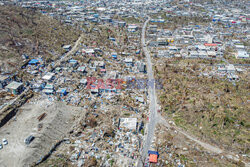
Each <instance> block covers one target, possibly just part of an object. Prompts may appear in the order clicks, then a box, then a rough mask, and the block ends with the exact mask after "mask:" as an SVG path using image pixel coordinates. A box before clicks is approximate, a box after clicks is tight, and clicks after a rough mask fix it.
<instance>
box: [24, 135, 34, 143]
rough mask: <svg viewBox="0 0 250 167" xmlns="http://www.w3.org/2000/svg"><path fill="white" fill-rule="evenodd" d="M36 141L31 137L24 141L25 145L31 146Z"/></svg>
mask: <svg viewBox="0 0 250 167" xmlns="http://www.w3.org/2000/svg"><path fill="white" fill-rule="evenodd" d="M34 139H35V137H34V136H32V135H30V136H29V137H27V138H26V139H25V140H24V143H25V144H26V145H29V144H30V143H31V142H32V141H33V140H34Z"/></svg>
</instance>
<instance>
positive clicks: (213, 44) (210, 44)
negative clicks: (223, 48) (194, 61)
mask: <svg viewBox="0 0 250 167" xmlns="http://www.w3.org/2000/svg"><path fill="white" fill-rule="evenodd" d="M204 45H205V46H217V44H216V43H205V44H204Z"/></svg>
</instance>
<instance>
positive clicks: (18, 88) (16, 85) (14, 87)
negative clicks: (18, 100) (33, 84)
mask: <svg viewBox="0 0 250 167" xmlns="http://www.w3.org/2000/svg"><path fill="white" fill-rule="evenodd" d="M23 88H24V87H23V83H20V82H16V81H13V82H11V83H10V84H9V85H7V86H6V89H7V90H8V92H10V93H12V94H14V95H18V94H20V93H21V92H22V91H23Z"/></svg>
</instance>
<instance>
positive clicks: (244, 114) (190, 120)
mask: <svg viewBox="0 0 250 167" xmlns="http://www.w3.org/2000/svg"><path fill="white" fill-rule="evenodd" d="M170 63H171V62H166V63H165V64H163V65H162V66H158V68H157V69H156V73H157V74H158V77H159V78H160V79H162V80H163V87H164V89H163V91H161V93H160V95H159V99H160V101H161V104H162V106H163V110H164V111H165V114H166V116H167V117H170V118H172V119H173V120H174V121H175V123H176V125H177V126H180V127H182V128H184V129H188V130H189V131H191V132H192V133H194V134H195V135H198V136H199V137H201V138H205V139H206V140H210V142H211V143H215V144H218V145H222V144H223V146H225V147H226V148H228V149H230V150H232V149H233V150H237V151H239V152H242V153H249V140H250V139H249V133H248V129H249V127H250V124H249V121H248V120H249V114H248V111H249V105H248V99H249V92H248V89H249V86H248V85H249V83H248V77H246V78H242V79H241V81H240V82H237V83H236V86H234V85H233V84H232V83H230V82H228V81H226V80H221V79H217V78H206V77H198V75H199V73H200V72H199V69H200V68H199V65H195V66H196V67H194V64H191V63H190V62H186V60H179V62H178V64H176V63H175V64H173V65H170Z"/></svg>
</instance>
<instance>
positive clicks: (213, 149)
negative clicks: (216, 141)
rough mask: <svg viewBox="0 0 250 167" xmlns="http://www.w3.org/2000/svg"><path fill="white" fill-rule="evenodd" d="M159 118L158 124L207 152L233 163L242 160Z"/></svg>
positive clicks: (249, 166) (247, 163)
mask: <svg viewBox="0 0 250 167" xmlns="http://www.w3.org/2000/svg"><path fill="white" fill-rule="evenodd" d="M157 117H158V118H159V122H158V123H161V124H164V125H165V126H166V127H168V128H174V129H175V130H176V131H177V132H178V133H181V134H183V135H184V136H186V137H187V138H188V139H190V140H192V141H194V142H195V143H197V144H199V145H200V146H202V147H203V148H204V149H206V150H207V151H209V152H212V153H215V154H222V155H224V156H225V157H227V158H228V159H231V160H233V161H237V162H239V161H240V159H239V158H237V156H236V154H234V153H231V152H226V151H224V150H222V149H220V148H219V147H216V146H212V145H211V144H209V143H206V142H203V141H201V140H199V139H198V138H196V137H194V136H191V135H189V134H188V133H187V132H184V131H183V130H182V129H180V128H178V127H176V126H175V125H170V124H169V123H168V121H167V120H166V119H165V118H163V117H162V116H161V115H160V114H158V115H157ZM242 162H243V163H244V164H245V166H246V167H250V163H249V162H244V161H242Z"/></svg>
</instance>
